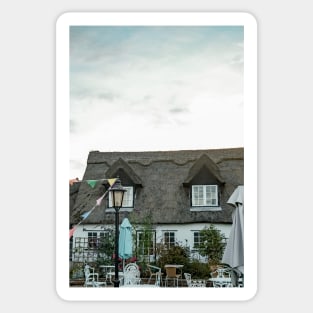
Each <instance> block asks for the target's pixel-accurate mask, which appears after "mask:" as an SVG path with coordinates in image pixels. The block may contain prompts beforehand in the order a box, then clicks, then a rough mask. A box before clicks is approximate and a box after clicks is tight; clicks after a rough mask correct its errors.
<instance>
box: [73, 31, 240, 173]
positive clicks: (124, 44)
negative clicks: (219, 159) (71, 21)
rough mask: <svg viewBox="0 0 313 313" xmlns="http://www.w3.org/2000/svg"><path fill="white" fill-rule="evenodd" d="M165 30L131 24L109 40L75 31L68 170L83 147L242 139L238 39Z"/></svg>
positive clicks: (206, 144) (207, 144)
mask: <svg viewBox="0 0 313 313" xmlns="http://www.w3.org/2000/svg"><path fill="white" fill-rule="evenodd" d="M171 32H172V34H170V33H169V34H167V33H166V32H160V31H159V30H157V29H154V30H151V33H150V35H151V36H149V34H147V32H146V30H144V29H141V28H138V31H137V32H133V33H130V34H126V35H127V36H126V35H125V38H124V37H123V34H122V33H121V34H120V38H124V40H122V39H121V41H120V42H118V41H117V40H116V41H114V42H113V41H112V45H110V44H109V43H110V40H109V39H101V40H102V41H103V42H101V40H100V39H99V40H100V41H99V42H97V44H96V43H93V38H94V39H96V38H97V34H96V32H95V33H93V35H92V37H91V38H89V39H88V40H87V39H86V38H85V39H84V40H83V41H81V39H80V38H77V40H79V42H80V43H85V44H86V46H84V44H81V45H80V46H79V45H78V46H77V47H76V49H78V50H75V53H73V59H72V69H71V104H70V109H71V113H70V114H71V125H72V128H71V130H72V132H71V143H70V145H71V147H70V151H71V152H70V154H71V156H70V157H71V160H73V164H74V163H75V164H74V165H73V166H71V168H72V171H73V174H72V175H71V176H73V177H74V176H75V177H76V176H79V177H81V176H82V173H83V170H84V168H82V169H80V171H81V174H80V175H78V174H74V168H76V171H79V170H78V166H77V164H86V163H85V162H86V159H87V156H88V152H89V151H91V150H99V151H142V150H146V151H147V150H175V149H206V148H214V147H232V146H233V147H236V146H243V105H242V103H243V64H242V60H243V46H242V39H240V40H238V39H232V37H230V38H229V42H228V41H227V40H226V42H224V41H223V40H224V39H223V40H222V39H220V37H218V36H217V37H214V36H213V35H214V34H211V33H210V34H209V35H210V36H211V37H206V32H204V33H202V32H201V31H199V32H197V31H195V30H190V31H189V29H185V31H184V32H181V31H180V30H179V29H173V30H171ZM190 32H191V34H189V33H190ZM115 34H116V35H117V33H115ZM174 34H175V36H173V37H171V35H174ZM108 37H109V36H108ZM208 38H210V40H208ZM214 38H215V39H217V41H214V40H213V39H214ZM239 38H241V37H240V36H239ZM157 39H159V41H158V40H157ZM171 39H172V40H171ZM105 40H107V42H105ZM112 40H113V39H112ZM72 41H73V44H74V43H75V40H74V39H73V40H72ZM87 41H88V42H87ZM95 42H96V41H95ZM92 45H95V46H94V49H91V48H90V49H87V48H88V47H90V46H91V47H92ZM79 47H80V49H81V50H80V49H79ZM96 47H98V48H99V50H97V49H96ZM183 48H184V49H183ZM230 130H231V131H230ZM112 132H113V133H114V136H110V134H111V133H112ZM116 136H117V137H118V136H120V137H121V139H122V140H116ZM75 173H76V172H75Z"/></svg>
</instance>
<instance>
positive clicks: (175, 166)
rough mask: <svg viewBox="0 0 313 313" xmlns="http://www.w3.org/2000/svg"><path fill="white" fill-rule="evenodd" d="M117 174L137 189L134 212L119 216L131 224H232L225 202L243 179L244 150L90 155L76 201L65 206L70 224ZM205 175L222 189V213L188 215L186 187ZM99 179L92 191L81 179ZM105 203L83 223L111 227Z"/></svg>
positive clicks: (125, 184) (110, 214)
mask: <svg viewBox="0 0 313 313" xmlns="http://www.w3.org/2000/svg"><path fill="white" fill-rule="evenodd" d="M117 176H119V177H120V179H121V182H122V185H124V186H127V185H133V186H134V187H135V189H136V195H135V202H134V210H133V212H131V213H123V212H120V219H122V218H123V217H124V216H128V217H129V218H130V217H131V218H132V219H133V220H136V221H143V220H145V219H146V218H147V216H150V217H151V218H152V222H153V223H154V224H177V223H178V224H180V223H200V222H209V223H231V222H232V220H231V213H232V208H231V206H230V205H229V204H227V203H226V202H227V200H228V198H229V197H230V195H231V194H232V192H233V191H234V190H235V188H236V187H237V186H238V185H243V184H244V181H243V178H244V149H243V148H233V149H210V150H180V151H147V152H99V151H92V152H90V153H89V156H88V161H87V167H86V171H85V174H84V177H83V180H82V182H81V183H80V185H79V190H78V193H77V195H76V194H75V195H76V199H75V203H74V204H72V205H71V207H70V221H71V223H78V222H80V221H81V219H82V218H81V215H82V214H83V213H84V212H88V211H90V209H91V208H93V207H94V206H95V204H96V201H97V199H99V198H100V197H101V196H102V195H103V194H104V192H105V191H106V190H107V189H108V183H107V181H106V180H103V179H108V178H114V177H117ZM204 176H205V177H208V176H210V177H211V178H210V179H212V180H215V181H217V182H218V183H219V184H220V185H221V186H222V188H221V205H220V206H221V208H222V210H221V211H216V212H192V211H190V192H189V185H190V184H192V182H193V181H194V180H195V179H200V180H201V179H202V178H203V177H204ZM87 180H98V182H97V184H96V185H95V186H94V188H91V187H90V186H89V185H88V184H87V183H85V181H87ZM106 206H107V201H102V202H101V205H100V206H97V207H96V208H95V209H94V210H93V212H92V214H90V215H89V216H88V218H86V220H84V223H88V224H89V223H95V224H111V223H113V222H114V214H113V213H107V212H106Z"/></svg>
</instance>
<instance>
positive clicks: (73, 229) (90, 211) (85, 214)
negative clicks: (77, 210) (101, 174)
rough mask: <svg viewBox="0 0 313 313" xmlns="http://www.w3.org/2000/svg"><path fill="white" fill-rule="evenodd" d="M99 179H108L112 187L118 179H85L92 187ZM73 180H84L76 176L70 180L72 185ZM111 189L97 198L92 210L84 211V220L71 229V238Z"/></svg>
mask: <svg viewBox="0 0 313 313" xmlns="http://www.w3.org/2000/svg"><path fill="white" fill-rule="evenodd" d="M99 180H101V181H104V180H106V181H108V183H109V185H110V187H111V186H112V185H114V183H115V181H116V178H109V179H106V178H104V179H98V180H85V181H86V182H87V184H88V185H89V186H90V187H91V188H94V186H95V185H96V183H97V182H98V181H99ZM71 181H72V184H74V183H77V182H82V181H78V180H77V178H76V179H71V180H70V185H72V184H71ZM109 190H110V189H108V190H107V191H106V192H105V193H104V194H103V195H102V196H101V197H100V198H99V199H97V201H96V204H95V205H94V206H93V208H92V209H91V210H89V211H88V212H85V213H83V214H82V215H81V217H82V220H81V221H80V222H79V223H78V224H76V225H75V226H74V227H72V228H71V229H70V239H71V237H72V236H73V234H74V232H75V230H76V228H77V226H78V225H80V224H81V223H82V222H83V221H84V220H85V219H86V218H87V217H88V216H89V215H90V214H91V213H92V211H93V210H94V209H95V208H96V207H97V206H100V204H101V202H102V200H103V198H104V197H105V196H106V195H107V193H108V192H109Z"/></svg>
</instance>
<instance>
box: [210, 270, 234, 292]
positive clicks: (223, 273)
mask: <svg viewBox="0 0 313 313" xmlns="http://www.w3.org/2000/svg"><path fill="white" fill-rule="evenodd" d="M211 278H212V280H211V281H212V282H213V287H218V288H221V287H233V284H232V280H231V269H229V268H217V269H216V270H215V271H214V272H212V273H211Z"/></svg>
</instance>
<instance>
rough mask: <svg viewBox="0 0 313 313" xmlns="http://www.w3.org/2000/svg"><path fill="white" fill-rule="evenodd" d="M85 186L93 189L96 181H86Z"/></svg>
mask: <svg viewBox="0 0 313 313" xmlns="http://www.w3.org/2000/svg"><path fill="white" fill-rule="evenodd" d="M87 184H88V185H89V186H90V187H91V188H94V187H95V186H96V184H97V180H87Z"/></svg>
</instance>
